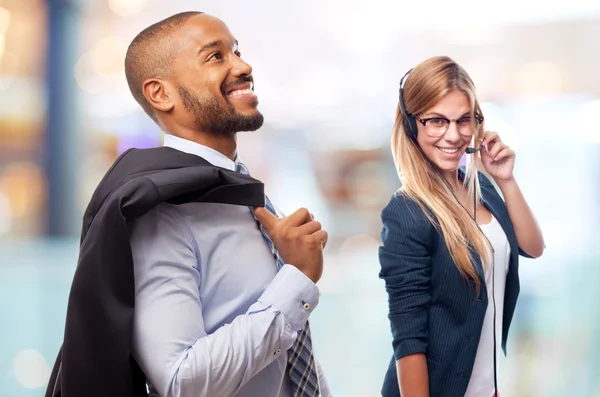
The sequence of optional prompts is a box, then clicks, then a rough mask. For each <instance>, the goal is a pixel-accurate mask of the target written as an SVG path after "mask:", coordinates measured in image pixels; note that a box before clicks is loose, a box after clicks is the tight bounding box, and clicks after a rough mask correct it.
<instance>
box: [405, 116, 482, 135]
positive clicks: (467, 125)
mask: <svg viewBox="0 0 600 397" xmlns="http://www.w3.org/2000/svg"><path fill="white" fill-rule="evenodd" d="M413 116H414V117H415V119H417V120H418V121H419V122H420V123H421V124H423V127H425V132H426V133H427V135H429V136H431V137H439V136H442V135H444V134H445V133H446V131H448V128H449V127H450V123H456V128H457V129H458V132H459V133H460V134H461V135H465V136H468V135H473V133H474V132H475V130H476V128H477V126H478V125H479V124H480V123H482V122H483V116H481V115H479V114H475V118H474V119H473V118H471V116H465V117H461V118H460V119H456V120H450V119H447V118H446V117H440V116H438V117H430V118H426V119H422V118H420V117H419V116H417V115H413Z"/></svg>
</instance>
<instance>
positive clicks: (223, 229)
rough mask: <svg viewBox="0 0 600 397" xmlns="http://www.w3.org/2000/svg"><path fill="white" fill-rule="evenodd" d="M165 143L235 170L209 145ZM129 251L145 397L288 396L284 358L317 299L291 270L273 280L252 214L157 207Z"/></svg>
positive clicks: (210, 207)
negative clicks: (148, 395)
mask: <svg viewBox="0 0 600 397" xmlns="http://www.w3.org/2000/svg"><path fill="white" fill-rule="evenodd" d="M164 145H165V146H169V147H172V148H174V149H177V150H180V151H183V152H187V153H190V154H195V155H198V156H200V157H202V158H204V159H205V160H207V161H209V162H210V163H212V164H213V165H216V166H219V167H222V168H227V169H230V170H235V163H234V162H233V161H231V160H230V159H229V158H227V157H226V156H224V155H223V154H221V153H219V152H217V151H215V150H213V149H210V148H208V147H206V146H202V145H199V144H197V143H194V142H191V141H187V140H184V139H181V138H177V137H175V136H172V135H166V136H165V141H164ZM131 250H132V253H133V262H134V272H135V274H134V276H135V294H136V304H135V315H134V325H133V346H134V347H133V350H134V352H133V353H134V357H135V358H136V360H137V362H138V364H139V365H140V367H141V368H142V370H143V371H144V373H145V374H146V377H147V381H148V385H149V389H150V393H151V395H153V396H160V397H230V396H239V397H291V396H292V391H291V384H290V381H289V376H288V374H287V372H286V366H287V355H288V353H287V350H288V349H289V348H290V347H291V346H292V344H293V342H294V341H295V339H296V336H297V331H298V330H299V329H300V328H302V326H303V325H304V323H305V322H306V321H307V319H308V317H309V315H310V313H311V312H312V310H314V308H315V307H316V306H317V304H318V302H319V291H318V289H317V286H316V285H315V284H314V283H313V282H312V281H311V280H310V279H309V278H308V277H306V276H305V275H304V274H303V273H302V272H300V271H299V270H298V269H297V268H295V267H294V266H291V265H288V264H286V265H284V266H283V267H282V268H281V270H280V271H279V272H277V267H276V263H275V259H274V258H273V255H272V254H271V252H270V251H269V248H268V246H267V243H266V242H265V241H264V239H263V236H262V234H261V232H260V230H259V229H258V227H257V225H256V222H255V220H254V218H253V216H252V214H251V213H250V209H249V208H248V207H245V206H237V205H228V204H212V203H187V204H182V205H174V204H166V203H163V204H160V205H159V206H158V207H156V208H155V209H153V210H152V211H150V212H148V213H147V214H145V215H143V216H142V217H141V218H139V219H138V220H136V221H135V222H134V223H133V224H132V230H131ZM303 301H304V302H307V303H308V305H307V306H306V308H305V306H304V305H303V303H302V302H303ZM317 369H318V373H319V383H320V387H321V395H322V396H323V397H328V396H330V395H331V394H330V392H329V387H328V385H327V382H326V381H325V378H324V377H323V374H322V371H321V369H320V367H319V366H318V364H317Z"/></svg>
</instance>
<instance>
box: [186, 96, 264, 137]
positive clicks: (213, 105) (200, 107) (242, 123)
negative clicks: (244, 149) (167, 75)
mask: <svg viewBox="0 0 600 397" xmlns="http://www.w3.org/2000/svg"><path fill="white" fill-rule="evenodd" d="M178 89H179V95H180V96H181V101H182V102H183V106H184V107H185V108H186V109H187V110H188V111H190V112H191V113H192V114H193V115H194V118H195V121H196V127H197V128H198V129H199V130H200V131H205V132H208V133H211V134H215V135H225V136H231V135H234V134H235V133H236V132H240V131H256V130H257V129H259V128H260V127H261V126H262V125H263V121H264V117H263V115H262V114H261V113H260V112H259V111H258V110H257V111H256V113H254V114H253V115H250V116H244V115H241V114H239V113H238V112H237V111H236V110H235V108H234V107H233V105H232V104H231V103H229V102H228V101H226V104H225V105H224V104H223V103H222V102H221V101H219V99H218V98H216V97H214V96H213V97H206V98H201V97H199V96H198V95H195V94H194V93H192V92H190V91H189V90H188V89H186V88H185V87H182V86H178Z"/></svg>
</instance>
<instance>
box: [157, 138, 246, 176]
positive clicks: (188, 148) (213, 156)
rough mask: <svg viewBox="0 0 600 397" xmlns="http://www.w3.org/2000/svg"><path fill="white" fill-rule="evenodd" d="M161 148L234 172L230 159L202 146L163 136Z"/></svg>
mask: <svg viewBox="0 0 600 397" xmlns="http://www.w3.org/2000/svg"><path fill="white" fill-rule="evenodd" d="M163 146H166V147H170V148H173V149H176V150H179V151H181V152H185V153H188V154H194V155H196V156H199V157H202V158H203V159H204V160H206V161H208V162H209V163H211V164H212V165H215V166H217V167H221V168H226V169H228V170H231V171H235V162H234V161H231V159H230V158H229V157H227V156H225V155H224V154H223V153H220V152H217V151H216V150H214V149H212V148H209V147H208V146H204V145H201V144H199V143H196V142H192V141H189V140H187V139H183V138H180V137H177V136H174V135H171V134H165V139H164V143H163ZM236 160H237V161H239V156H237V158H236Z"/></svg>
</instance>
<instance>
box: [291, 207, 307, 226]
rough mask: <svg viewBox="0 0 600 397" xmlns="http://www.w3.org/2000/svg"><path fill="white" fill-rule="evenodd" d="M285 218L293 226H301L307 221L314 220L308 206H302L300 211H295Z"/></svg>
mask: <svg viewBox="0 0 600 397" xmlns="http://www.w3.org/2000/svg"><path fill="white" fill-rule="evenodd" d="M285 219H286V223H288V224H289V225H291V226H301V225H304V224H305V223H307V222H310V221H312V217H311V216H310V212H309V211H308V210H307V209H306V208H300V209H299V210H298V211H296V212H294V213H293V214H291V215H290V216H288V217H286V218H285Z"/></svg>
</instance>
